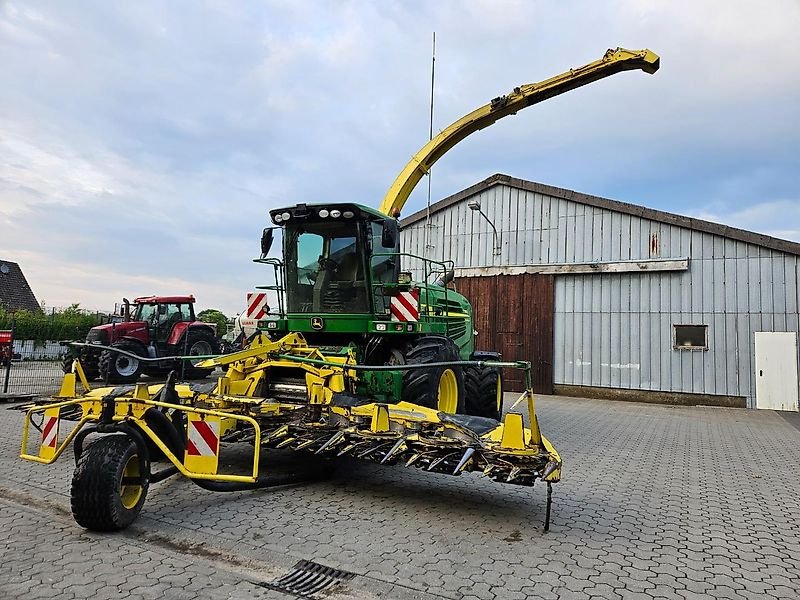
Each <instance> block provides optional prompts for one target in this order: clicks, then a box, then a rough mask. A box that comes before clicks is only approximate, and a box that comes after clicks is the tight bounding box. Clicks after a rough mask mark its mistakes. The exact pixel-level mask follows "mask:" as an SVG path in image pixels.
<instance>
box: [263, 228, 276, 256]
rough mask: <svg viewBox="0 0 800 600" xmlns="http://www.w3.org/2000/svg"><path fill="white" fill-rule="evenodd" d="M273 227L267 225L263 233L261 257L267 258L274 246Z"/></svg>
mask: <svg viewBox="0 0 800 600" xmlns="http://www.w3.org/2000/svg"><path fill="white" fill-rule="evenodd" d="M272 229H273V228H272V227H267V228H265V229H264V231H263V232H262V233H261V258H267V254H269V250H270V248H272Z"/></svg>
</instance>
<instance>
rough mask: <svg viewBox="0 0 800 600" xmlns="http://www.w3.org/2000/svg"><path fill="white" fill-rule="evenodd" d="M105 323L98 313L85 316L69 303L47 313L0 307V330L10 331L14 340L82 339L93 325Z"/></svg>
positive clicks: (103, 316)
mask: <svg viewBox="0 0 800 600" xmlns="http://www.w3.org/2000/svg"><path fill="white" fill-rule="evenodd" d="M107 320H108V317H107V316H106V315H104V314H102V313H89V312H87V311H84V310H82V309H80V308H79V307H78V305H77V304H73V305H72V306H70V307H69V308H64V309H62V310H55V309H53V310H52V311H51V312H50V313H49V314H48V313H44V312H42V311H36V312H33V311H29V310H18V311H14V312H11V311H8V310H5V309H4V308H2V307H0V329H13V330H14V339H17V340H36V341H37V342H44V341H45V340H81V341H83V340H85V339H86V334H87V333H88V332H89V330H90V329H91V328H92V327H94V326H95V325H100V324H102V323H104V322H106V321H107Z"/></svg>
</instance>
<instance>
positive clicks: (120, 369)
mask: <svg viewBox="0 0 800 600" xmlns="http://www.w3.org/2000/svg"><path fill="white" fill-rule="evenodd" d="M114 367H115V368H116V370H117V373H119V374H120V375H122V376H123V377H130V376H131V375H135V374H136V371H138V370H139V361H138V360H137V359H135V358H131V357H130V356H124V355H122V354H119V355H117V359H116V360H115V361H114Z"/></svg>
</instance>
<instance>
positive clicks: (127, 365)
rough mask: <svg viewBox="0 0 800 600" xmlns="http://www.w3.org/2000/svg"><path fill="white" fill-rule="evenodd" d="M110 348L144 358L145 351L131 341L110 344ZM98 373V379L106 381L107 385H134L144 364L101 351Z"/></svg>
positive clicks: (115, 353) (109, 351)
mask: <svg viewBox="0 0 800 600" xmlns="http://www.w3.org/2000/svg"><path fill="white" fill-rule="evenodd" d="M112 348H119V349H120V350H125V351H126V352H130V353H132V354H138V355H139V356H145V349H144V348H143V347H142V346H141V344H138V343H136V342H134V341H132V340H120V341H118V342H114V344H112ZM98 364H99V371H100V379H102V380H103V381H108V383H136V381H137V380H138V379H139V376H140V375H141V374H142V370H143V369H144V362H142V361H141V360H137V359H135V358H131V357H130V356H126V355H125V354H119V353H117V352H112V351H111V350H103V351H102V352H101V353H100V360H99V362H98Z"/></svg>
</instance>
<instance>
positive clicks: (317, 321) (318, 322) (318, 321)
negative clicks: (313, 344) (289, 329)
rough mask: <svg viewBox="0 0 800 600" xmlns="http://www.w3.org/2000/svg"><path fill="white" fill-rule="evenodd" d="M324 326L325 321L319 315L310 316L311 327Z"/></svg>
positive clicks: (317, 328) (319, 327)
mask: <svg viewBox="0 0 800 600" xmlns="http://www.w3.org/2000/svg"><path fill="white" fill-rule="evenodd" d="M323 327H325V321H323V320H322V319H321V318H319V317H311V329H316V330H320V329H322V328H323Z"/></svg>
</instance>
